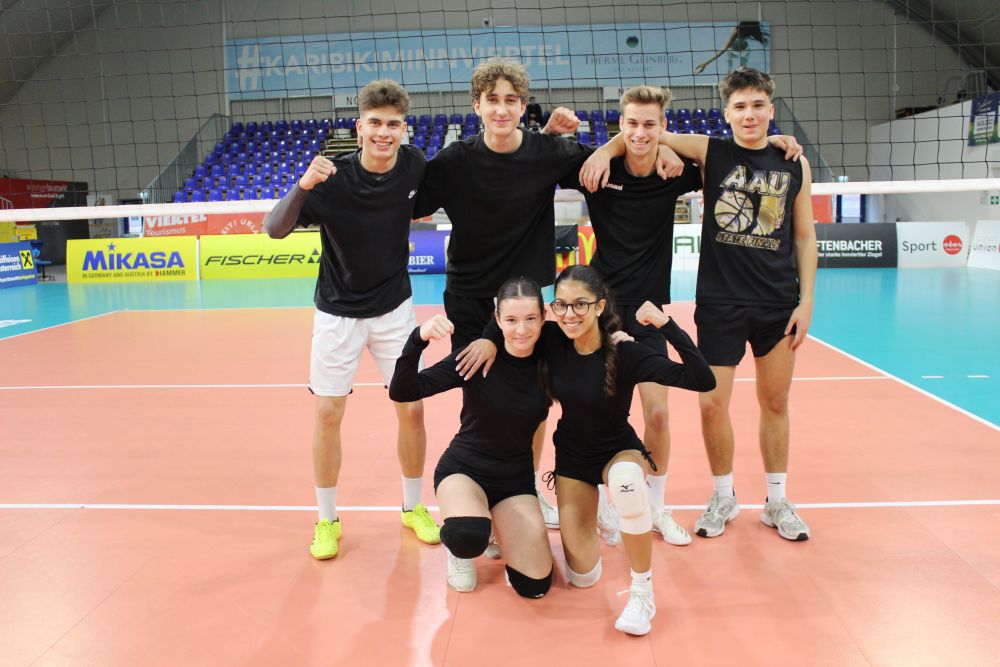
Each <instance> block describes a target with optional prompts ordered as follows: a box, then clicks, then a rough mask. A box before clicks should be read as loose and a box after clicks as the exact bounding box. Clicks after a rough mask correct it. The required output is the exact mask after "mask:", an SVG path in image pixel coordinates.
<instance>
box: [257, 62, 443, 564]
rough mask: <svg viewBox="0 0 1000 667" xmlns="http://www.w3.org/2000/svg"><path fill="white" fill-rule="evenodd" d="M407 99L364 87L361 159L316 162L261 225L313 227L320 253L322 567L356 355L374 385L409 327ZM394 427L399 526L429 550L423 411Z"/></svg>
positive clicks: (317, 434) (334, 544) (329, 550)
mask: <svg viewBox="0 0 1000 667" xmlns="http://www.w3.org/2000/svg"><path fill="white" fill-rule="evenodd" d="M409 105H410V101H409V97H408V95H407V94H406V91H405V90H404V89H403V88H402V86H400V85H399V84H397V83H396V82H394V81H390V80H388V79H382V80H378V81H373V82H372V83H370V84H368V85H367V86H365V87H364V89H362V91H361V92H360V93H359V95H358V107H359V111H360V118H358V121H357V131H358V137H359V138H360V139H361V140H362V141H361V146H362V148H361V149H359V150H357V151H354V152H352V153H347V154H342V155H338V156H336V157H334V158H333V160H328V159H326V158H325V157H323V156H321V155H317V156H316V157H315V158H314V159H313V161H312V163H311V164H310V165H309V168H308V169H307V170H306V172H305V174H303V175H302V177H301V178H300V179H299V181H298V183H297V184H296V185H295V186H294V187H293V188H292V189H291V190H290V191H289V193H288V194H287V195H285V197H284V198H282V200H281V201H280V202H279V203H278V205H277V206H275V207H274V209H272V210H271V212H270V213H268V214H267V216H266V217H265V218H264V229H265V231H267V233H268V234H269V235H270V236H271V237H272V238H284V237H286V236H288V234H290V233H291V232H292V230H293V229H294V228H295V226H296V225H302V226H305V225H310V224H314V225H319V226H320V238H321V241H322V245H323V253H322V256H321V258H320V267H319V277H318V279H317V281H316V297H315V301H316V311H315V313H314V320H313V338H312V353H311V364H310V375H309V390H310V391H311V392H312V393H313V394H315V396H316V422H315V428H314V433H313V473H314V477H315V483H316V501H317V504H318V505H319V519H320V520H319V522H318V523H317V524H316V528H315V531H314V534H313V542H312V545H311V546H310V549H309V551H310V553H311V554H312V555H313V557H314V558H317V559H321V560H323V559H328V558H333V557H335V556H336V555H337V552H338V550H339V544H338V541H339V539H340V536H341V528H340V520H339V518H338V516H337V500H336V499H337V480H338V477H339V474H340V464H341V442H340V426H341V422H342V420H343V417H344V410H345V408H346V405H347V396H348V394H350V393H351V387H352V385H353V381H354V374H355V372H356V371H357V368H358V363H359V362H360V359H361V352H362V350H364V348H365V347H367V348H368V350H369V352H370V353H371V354H372V356H373V357H374V358H375V361H376V364H377V365H378V367H379V370H380V372H381V374H382V377H383V379H384V381H385V384H386V385H388V384H389V381H390V380H391V379H392V374H393V370H394V369H395V364H396V359H397V358H398V357H399V355H400V353H401V351H402V349H403V345H404V344H405V343H406V340H407V338H408V337H409V335H410V332H411V331H412V330H413V328H414V327H415V326H416V318H415V317H414V313H413V299H412V296H411V294H412V293H411V289H410V277H409V274H408V272H407V262H408V259H409V228H410V221H411V219H412V218H413V204H414V202H415V195H416V193H417V189H418V188H419V187H420V181H421V179H422V178H423V176H424V170H425V166H426V163H425V160H424V155H423V153H422V152H421V151H420V150H419V149H417V148H415V147H412V146H408V145H402V144H401V141H402V139H403V137H405V136H406V120H405V116H406V113H407V112H408V111H409ZM394 406H395V408H396V415H397V417H398V419H399V438H398V441H397V455H398V457H399V463H400V468H401V469H402V473H403V479H402V482H403V503H402V510H403V511H402V514H401V518H402V523H403V525H404V526H406V527H408V528H411V529H412V530H413V531H414V532H415V533H416V535H417V538H418V539H420V540H421V541H422V542H426V543H428V544H437V543H438V542H440V536H439V531H438V526H437V524H436V523H434V520H433V519H432V518H431V517H430V515H429V514H428V512H427V508H426V507H424V505H423V504H422V503H421V502H420V496H421V492H422V488H423V468H424V458H425V454H426V445H427V436H426V433H425V430H424V421H423V406H422V404H421V403H420V402H419V401H416V402H413V403H394Z"/></svg>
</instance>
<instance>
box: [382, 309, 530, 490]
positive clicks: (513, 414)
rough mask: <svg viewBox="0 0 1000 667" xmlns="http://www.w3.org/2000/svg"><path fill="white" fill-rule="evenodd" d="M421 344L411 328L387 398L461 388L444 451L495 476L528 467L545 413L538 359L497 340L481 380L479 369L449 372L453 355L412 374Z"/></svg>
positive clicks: (409, 397) (422, 395)
mask: <svg viewBox="0 0 1000 667" xmlns="http://www.w3.org/2000/svg"><path fill="white" fill-rule="evenodd" d="M501 340H502V336H501ZM426 347H427V343H426V342H424V341H423V340H421V338H420V329H419V327H418V328H416V329H414V330H413V333H412V334H410V338H409V340H407V342H406V345H404V346H403V352H402V354H401V355H400V357H399V359H398V360H397V361H396V371H395V373H394V374H393V376H392V382H390V384H389V398H391V399H392V400H394V401H399V402H404V403H405V402H411V401H417V400H420V399H422V398H427V397H428V396H433V395H434V394H439V393H441V392H444V391H448V390H449V389H454V388H456V387H461V388H462V415H461V420H462V426H461V428H460V429H459V431H458V434H456V435H455V437H454V438H453V439H452V441H451V445H450V446H449V449H451V450H453V451H454V452H455V453H457V454H459V455H460V456H461V458H462V460H466V461H469V460H470V459H471V460H475V461H476V467H477V468H480V469H483V468H484V464H486V465H485V467H486V468H489V469H490V471H491V473H492V474H493V475H495V476H496V477H508V476H516V475H517V474H518V473H519V472H523V471H524V470H525V469H527V470H530V469H531V439H532V437H533V436H534V433H535V430H536V429H537V428H538V425H539V424H540V423H541V422H543V421H544V420H545V417H546V415H547V414H548V412H549V406H548V401H547V399H546V397H545V393H544V392H543V390H542V387H541V383H540V381H539V377H538V358H537V357H536V356H535V355H531V356H529V357H523V358H522V357H514V356H512V355H510V354H509V353H508V352H507V351H506V349H505V348H504V346H503V343H502V342H501V343H500V344H499V345H498V346H497V356H496V361H495V362H494V364H493V366H492V367H491V368H490V372H489V375H487V376H486V377H485V378H484V377H483V374H482V373H481V372H479V373H476V374H475V375H474V376H472V377H471V378H469V379H468V380H463V379H462V376H461V375H459V374H458V372H457V371H456V370H455V366H456V365H457V362H456V361H455V354H456V353H452V354H450V355H448V356H447V357H445V358H444V359H442V360H441V361H439V362H438V363H436V364H434V365H433V366H431V367H430V368H426V369H424V370H422V371H420V372H419V373H418V372H417V363H418V361H419V359H420V352H421V351H422V350H423V349H424V348H426ZM526 466H527V467H526Z"/></svg>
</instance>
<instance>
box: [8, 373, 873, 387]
mask: <svg viewBox="0 0 1000 667" xmlns="http://www.w3.org/2000/svg"><path fill="white" fill-rule="evenodd" d="M792 379H793V380H794V381H796V382H840V381H853V380H892V379H893V378H891V377H889V376H877V375H859V376H856V377H852V376H841V377H808V378H792ZM735 381H736V382H753V381H754V378H737V379H736V380H735ZM307 386H308V385H306V384H301V383H293V384H93V385H87V384H62V385H24V386H12V387H4V386H0V391H31V390H35V389H84V390H89V389H283V388H286V387H298V388H302V387H307ZM354 386H355V387H384V386H385V384H384V383H382V382H355V383H354Z"/></svg>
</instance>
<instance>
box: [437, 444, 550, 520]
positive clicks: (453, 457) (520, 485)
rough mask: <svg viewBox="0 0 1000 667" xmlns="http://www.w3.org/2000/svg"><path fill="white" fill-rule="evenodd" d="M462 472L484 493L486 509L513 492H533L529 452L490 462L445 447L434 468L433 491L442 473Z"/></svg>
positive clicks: (533, 475)
mask: <svg viewBox="0 0 1000 667" xmlns="http://www.w3.org/2000/svg"><path fill="white" fill-rule="evenodd" d="M450 475H466V476H468V477H469V478H471V479H472V481H473V482H475V483H476V484H478V485H479V488H481V489H482V490H483V493H485V494H486V503H487V504H488V505H489V508H490V509H493V506H494V505H496V504H497V503H499V502H501V501H503V500H506V499H507V498H513V497H514V496H533V495H535V494H536V491H535V471H534V466H533V465H532V461H531V452H528V455H527V456H526V457H525V458H524V460H523V461H509V460H507V461H496V462H490V461H488V460H486V459H484V458H476V459H472V458H471V457H469V456H468V455H466V454H465V453H463V452H461V451H457V450H456V449H455V448H454V447H449V448H448V449H446V450H445V452H444V454H442V455H441V459H440V460H439V461H438V464H437V466H436V467H435V468H434V491H435V492H436V491H437V488H438V485H439V484H440V483H441V482H442V481H443V480H444V478H445V477H448V476H450Z"/></svg>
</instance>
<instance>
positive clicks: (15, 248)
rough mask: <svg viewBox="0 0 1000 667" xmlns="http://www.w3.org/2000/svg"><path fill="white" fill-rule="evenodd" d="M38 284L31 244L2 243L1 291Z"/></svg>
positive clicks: (0, 254)
mask: <svg viewBox="0 0 1000 667" xmlns="http://www.w3.org/2000/svg"><path fill="white" fill-rule="evenodd" d="M37 283H38V271H37V270H36V269H35V258H34V256H33V255H32V254H31V243H29V242H27V241H21V242H20V243H0V289H3V288H5V287H21V286H22V285H35V284H37Z"/></svg>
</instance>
